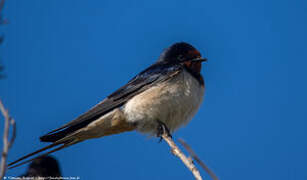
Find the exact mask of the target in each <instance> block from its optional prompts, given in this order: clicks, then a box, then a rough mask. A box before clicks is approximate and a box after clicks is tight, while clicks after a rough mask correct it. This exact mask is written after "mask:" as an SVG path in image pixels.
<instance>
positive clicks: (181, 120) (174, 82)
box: [123, 71, 204, 134]
mask: <svg viewBox="0 0 307 180" xmlns="http://www.w3.org/2000/svg"><path fill="white" fill-rule="evenodd" d="M203 94H204V88H203V86H200V84H199V82H198V81H197V80H196V79H195V78H194V77H193V76H191V75H190V73H188V72H186V71H183V72H182V73H180V74H178V75H177V76H176V77H173V78H172V79H170V80H168V81H166V82H163V83H160V84H158V85H156V86H153V87H151V88H149V89H148V90H146V91H144V92H143V93H141V94H139V95H137V96H135V97H134V98H132V99H131V100H129V101H128V102H127V103H126V105H125V106H124V108H123V110H124V113H125V115H126V118H127V121H128V122H131V123H136V125H137V129H138V130H139V131H141V132H145V133H149V134H155V133H156V130H157V126H158V123H157V122H158V121H162V122H163V123H165V124H166V126H167V127H168V128H169V129H170V131H174V130H176V129H177V128H179V127H180V126H181V125H184V124H186V123H188V122H189V121H190V120H191V118H192V117H193V115H194V114H195V113H196V111H197V109H198V108H199V105H200V103H201V101H202V98H203Z"/></svg>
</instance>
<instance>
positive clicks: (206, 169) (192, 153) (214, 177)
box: [178, 139, 219, 180]
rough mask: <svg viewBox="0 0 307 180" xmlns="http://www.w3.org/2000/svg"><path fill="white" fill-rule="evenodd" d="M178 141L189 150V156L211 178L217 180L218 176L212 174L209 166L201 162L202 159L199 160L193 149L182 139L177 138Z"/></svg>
mask: <svg viewBox="0 0 307 180" xmlns="http://www.w3.org/2000/svg"><path fill="white" fill-rule="evenodd" d="M178 141H179V142H180V144H181V145H182V146H183V147H184V148H185V149H186V150H187V151H188V152H189V154H190V155H191V157H192V158H193V159H194V160H195V161H196V162H197V163H198V164H199V165H200V166H201V167H202V168H203V169H204V170H205V171H206V172H207V173H208V174H209V175H210V177H211V178H212V179H214V180H219V178H218V177H217V176H216V175H215V174H214V172H213V171H212V170H211V169H209V167H208V166H207V165H206V164H205V163H204V162H202V160H200V158H199V157H198V156H197V154H196V153H195V152H194V151H193V149H192V148H191V147H190V146H189V145H188V144H187V143H186V142H185V141H184V140H183V139H178Z"/></svg>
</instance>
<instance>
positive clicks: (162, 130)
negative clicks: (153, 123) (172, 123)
mask: <svg viewBox="0 0 307 180" xmlns="http://www.w3.org/2000/svg"><path fill="white" fill-rule="evenodd" d="M164 134H166V135H167V136H168V137H171V138H172V135H171V133H170V130H169V129H168V127H167V126H166V124H164V123H163V122H162V121H158V128H157V137H159V138H160V140H159V143H160V142H161V141H162V139H163V138H162V135H164Z"/></svg>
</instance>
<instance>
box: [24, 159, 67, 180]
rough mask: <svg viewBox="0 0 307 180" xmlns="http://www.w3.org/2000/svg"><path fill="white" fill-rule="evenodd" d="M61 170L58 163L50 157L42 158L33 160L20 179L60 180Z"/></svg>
mask: <svg viewBox="0 0 307 180" xmlns="http://www.w3.org/2000/svg"><path fill="white" fill-rule="evenodd" d="M61 176H62V175H61V170H60V166H59V163H58V161H57V160H56V159H55V158H54V157H52V156H42V157H39V158H36V159H35V160H33V161H32V162H31V163H30V165H29V167H28V170H27V172H26V173H25V174H23V175H21V176H20V177H21V178H22V179H26V178H32V179H46V180H51V179H60V177H61Z"/></svg>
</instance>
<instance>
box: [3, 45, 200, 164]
mask: <svg viewBox="0 0 307 180" xmlns="http://www.w3.org/2000/svg"><path fill="white" fill-rule="evenodd" d="M204 61H206V59H205V58H202V57H201V54H200V52H199V51H198V50H197V49H195V48H194V47H193V46H192V45H190V44H188V43H185V42H179V43H175V44H173V45H171V46H170V47H169V48H167V49H165V50H164V51H163V52H162V54H161V55H160V57H159V58H158V60H157V61H156V63H154V64H153V65H151V66H150V67H148V68H147V69H145V70H144V71H142V72H141V73H139V74H138V75H136V76H135V77H134V78H132V79H131V80H130V81H129V82H128V83H127V84H126V85H124V86H122V87H121V88H119V89H118V90H117V91H115V92H114V93H112V94H111V95H109V96H107V98H105V99H104V100H103V101H101V102H100V103H99V104H97V105H96V106H94V107H93V108H92V109H90V110H89V111H88V112H86V113H84V114H83V115H81V116H79V117H78V118H76V119H75V120H73V121H71V122H69V123H67V124H65V125H63V126H61V127H60V128H57V129H55V130H53V131H51V132H49V133H48V134H46V135H43V136H41V137H40V140H41V141H42V142H50V143H51V144H50V145H48V146H46V147H44V148H42V149H39V150H37V151H35V152H33V153H30V154H28V155H26V156H24V157H21V158H19V159H18V160H16V161H14V162H12V163H10V164H9V168H13V167H17V166H20V165H22V164H24V163H27V162H30V161H32V160H33V159H35V158H32V159H30V160H27V161H24V162H21V163H19V162H20V161H22V160H25V159H26V158H29V157H31V156H33V155H36V154H38V153H41V152H43V151H46V150H47V149H51V148H53V149H52V150H51V151H49V152H46V153H43V154H42V155H40V156H44V155H47V154H50V153H52V152H55V151H58V150H61V149H63V148H66V147H68V146H71V145H73V144H76V143H79V142H82V141H84V140H87V139H91V138H98V137H103V136H108V135H112V134H118V133H122V132H127V131H132V130H136V131H139V132H142V133H145V134H149V135H157V136H158V137H159V136H161V135H162V133H163V132H161V129H162V130H167V132H168V133H172V132H174V131H175V130H176V129H178V128H179V127H181V126H182V125H185V124H187V123H188V122H189V121H190V120H191V119H192V117H193V116H194V114H195V113H196V112H197V110H198V108H199V106H200V104H201V102H202V99H203V95H204V80H203V77H202V75H201V73H200V72H201V65H202V62H204ZM40 156H39V157H40ZM17 163H19V164H17ZM16 164H17V165H16Z"/></svg>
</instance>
